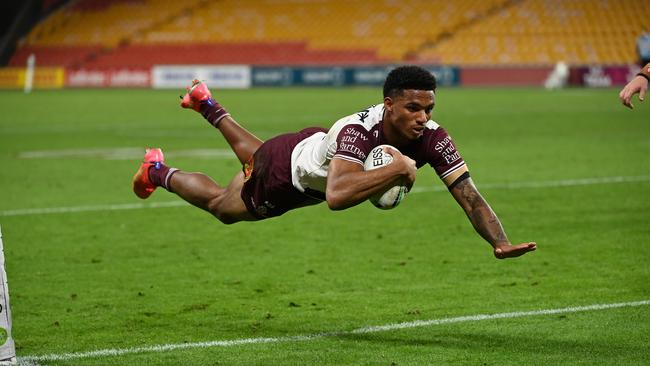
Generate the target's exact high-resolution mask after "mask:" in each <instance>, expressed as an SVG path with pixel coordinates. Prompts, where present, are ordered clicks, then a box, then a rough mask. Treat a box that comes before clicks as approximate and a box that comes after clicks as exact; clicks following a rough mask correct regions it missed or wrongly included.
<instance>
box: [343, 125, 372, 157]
mask: <svg viewBox="0 0 650 366" xmlns="http://www.w3.org/2000/svg"><path fill="white" fill-rule="evenodd" d="M372 144H373V143H372V139H371V138H370V132H368V130H366V129H365V128H364V127H363V126H362V125H358V124H350V125H346V126H344V127H343V128H342V129H341V131H340V132H339V134H338V136H337V137H336V152H335V153H334V156H333V158H338V159H343V160H347V161H351V162H353V163H357V164H361V165H363V162H364V161H366V157H367V156H368V153H370V150H372V148H373V145H372Z"/></svg>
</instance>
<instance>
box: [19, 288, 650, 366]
mask: <svg viewBox="0 0 650 366" xmlns="http://www.w3.org/2000/svg"><path fill="white" fill-rule="evenodd" d="M644 305H650V300H640V301H632V302H620V303H613V304H595V305H587V306H571V307H566V308H559V309H545V310H533V311H517V312H511V313H497V314H477V315H467V316H458V317H452V318H439V319H431V320H416V321H412V322H403V323H394V324H386V325H378V326H367V327H363V328H357V329H353V330H349V331H338V332H327V333H314V334H305V335H295V336H286V337H269V338H242V339H232V340H217V341H208V342H192V343H172V344H160V345H153V346H143V347H132V348H113V349H100V350H95V351H89V352H74V353H61V354H48V355H41V356H23V357H18V362H19V364H20V363H29V362H39V361H69V360H75V359H84V358H96V357H109V356H122V355H129V354H138V353H152V352H153V353H155V352H167V351H174V350H184V349H195V348H214V347H233V346H243V345H248V344H268V343H286V342H304V341H312V340H317V339H322V338H333V337H341V336H350V335H357V334H368V333H377V332H387V331H392V330H401V329H409V328H418V327H428V326H434V325H442V324H453V323H463V322H476V321H482V320H494V319H512V318H523V317H529V316H540V315H553V314H566V313H578V312H585V311H595V310H607V309H616V308H626V307H638V306H644Z"/></svg>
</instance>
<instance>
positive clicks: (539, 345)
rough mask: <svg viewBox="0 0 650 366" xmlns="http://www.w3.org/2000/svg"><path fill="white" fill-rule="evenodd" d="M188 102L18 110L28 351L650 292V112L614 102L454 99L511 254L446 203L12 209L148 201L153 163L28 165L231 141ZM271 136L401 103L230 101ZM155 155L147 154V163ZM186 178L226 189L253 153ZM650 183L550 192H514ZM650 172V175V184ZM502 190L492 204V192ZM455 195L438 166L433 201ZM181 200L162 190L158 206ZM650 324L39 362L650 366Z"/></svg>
mask: <svg viewBox="0 0 650 366" xmlns="http://www.w3.org/2000/svg"><path fill="white" fill-rule="evenodd" d="M176 94H177V93H176V91H149V90H128V91H127V90H68V91H57V92H36V93H33V94H31V95H23V94H22V93H14V92H2V93H0V100H1V102H0V103H1V104H2V110H3V113H2V115H1V116H0V164H1V166H2V169H0V185H1V186H0V188H1V189H0V225H2V232H3V234H4V236H3V238H4V241H5V254H6V260H7V272H8V278H9V286H10V289H11V301H12V310H13V320H14V329H13V335H14V337H15V339H16V344H17V352H18V355H19V357H20V356H34V355H43V354H62V353H66V352H84V351H91V350H96V349H105V348H115V349H123V348H128V347H138V346H149V345H157V344H179V343H183V342H202V341H212V340H231V339H242V338H258V337H284V336H292V335H305V334H316V333H322V332H337V331H347V330H352V329H356V328H360V327H364V326H368V325H382V324H392V323H398V322H404V321H414V320H418V319H425V320H426V319H436V318H446V317H456V316H463V315H474V314H488V313H503V312H512V311H526V310H536V309H551V308H563V307H567V306H576V305H589V304H600V303H616V302H625V301H635V300H648V299H650V284H648V281H647V279H648V278H650V268H649V266H648V265H647V261H648V258H650V247H649V246H648V245H646V242H647V240H648V239H649V238H650V226H649V225H648V221H649V219H650V208H649V204H650V195H648V193H647V192H648V191H649V189H650V180H649V179H650V178H648V176H650V165H649V164H648V156H650V124H649V123H648V122H649V118H648V117H650V106H648V105H644V104H643V103H638V102H637V103H636V104H637V109H636V110H635V111H632V112H631V111H628V110H626V109H625V108H623V107H621V106H620V105H619V104H618V101H617V97H616V91H615V90H613V89H604V90H586V89H571V90H565V91H558V92H547V91H544V90H536V89H514V90H513V89H442V90H440V91H439V93H438V97H437V106H436V109H435V110H434V116H433V119H434V120H436V121H438V122H439V123H440V124H442V125H443V126H444V127H445V128H446V129H447V130H448V131H449V132H450V134H451V135H452V136H453V137H454V139H455V141H456V143H457V145H458V147H459V150H460V151H461V154H462V155H463V157H464V158H465V160H466V161H467V162H468V164H469V166H470V170H471V172H472V176H473V178H474V180H475V182H476V183H477V185H478V187H479V189H480V190H481V191H482V193H483V195H484V196H485V197H486V198H487V200H488V201H489V202H490V203H491V204H492V206H493V208H494V209H495V211H496V212H497V213H498V214H499V216H500V218H501V221H502V222H503V224H504V226H505V228H506V231H507V232H508V234H509V236H510V238H511V240H512V241H513V242H520V241H528V240H536V241H537V242H538V245H539V250H538V251H537V252H535V253H531V254H530V255H527V256H525V257H522V258H519V259H516V260H512V261H510V260H509V261H497V260H495V259H494V258H493V257H492V255H491V251H490V249H489V246H488V245H487V244H486V243H484V242H483V241H482V240H481V239H480V238H479V236H478V235H477V234H475V233H474V232H473V230H472V228H471V225H470V224H469V222H468V221H467V219H466V218H465V217H464V214H463V212H462V211H461V210H460V208H459V207H458V206H457V204H456V203H455V202H454V201H453V199H452V198H451V196H450V195H449V194H448V193H446V192H444V191H442V192H441V191H428V192H421V193H413V194H411V195H410V196H408V197H407V199H406V200H405V201H404V202H403V203H402V205H400V207H398V208H397V209H395V210H393V211H390V212H383V211H380V210H377V209H375V208H374V207H372V206H371V205H370V204H362V205H360V206H357V207H355V208H352V209H350V210H347V211H343V212H330V211H329V210H328V209H327V207H325V206H324V205H321V206H316V207H309V208H304V209H301V210H298V211H294V212H290V213H288V214H286V215H285V216H283V217H280V218H275V219H272V220H267V221H264V222H257V223H240V224H236V225H232V226H225V225H221V224H219V223H218V222H216V221H215V220H214V219H212V218H211V217H210V216H209V215H207V214H206V213H203V212H201V211H199V210H197V209H194V208H191V207H189V206H180V207H171V208H158V209H136V210H114V211H109V210H99V211H90V212H80V213H62V214H33V215H8V214H5V213H7V212H9V211H10V210H16V209H27V208H47V207H77V206H92V205H109V204H122V203H138V202H139V201H138V200H137V199H136V198H135V196H133V194H132V192H131V189H130V179H131V176H132V174H133V172H134V171H135V169H136V168H137V161H134V160H129V159H113V160H112V159H104V158H101V157H93V156H91V157H80V156H74V155H73V156H68V157H47V156H45V157H42V158H39V159H34V158H27V157H26V155H24V154H25V153H26V152H33V151H46V152H51V151H62V150H69V149H79V150H83V151H96V149H114V148H124V147H144V146H162V147H163V148H164V149H165V151H167V152H170V153H173V152H174V151H182V150H187V149H205V148H222V149H227V148H228V147H227V144H226V143H225V141H223V139H222V138H220V136H219V134H218V132H216V131H214V130H212V129H211V128H210V127H209V126H208V125H207V124H206V123H205V122H202V121H201V118H200V117H199V116H198V115H194V114H193V112H189V111H184V110H180V109H179V108H178V106H177V104H176V102H175V99H174V98H176ZM218 94H219V99H221V100H222V102H223V104H224V105H226V106H228V109H229V110H230V111H231V112H232V113H233V114H234V115H235V117H236V118H237V119H238V120H239V121H240V122H241V123H242V124H244V125H245V126H246V127H247V128H249V129H250V130H251V131H253V132H254V133H256V134H257V135H258V136H259V137H261V138H268V137H271V136H274V135H276V134H279V133H283V132H288V131H295V130H298V129H301V128H303V127H305V126H311V125H316V126H329V125H331V123H332V122H333V121H335V120H336V119H338V118H340V117H341V116H343V115H347V114H349V113H352V112H354V111H356V110H359V109H361V108H362V107H364V106H366V105H368V104H370V103H375V102H378V101H380V93H379V90H376V89H255V90H248V91H223V92H219V93H218ZM136 160H137V158H136ZM169 163H170V165H172V166H177V167H179V168H182V169H184V170H196V171H204V172H206V173H208V174H210V175H211V176H213V177H215V178H216V179H217V180H218V181H219V182H221V183H225V182H226V181H228V180H229V179H230V178H231V177H232V176H233V175H234V174H235V172H236V171H237V170H238V169H239V168H240V167H239V164H238V162H237V161H236V159H235V158H234V157H230V158H190V157H183V156H180V157H178V158H174V160H169ZM608 177H641V178H638V179H637V181H635V182H626V183H609V184H593V185H577V186H566V187H562V186H558V187H538V188H513V189H506V188H499V184H502V183H522V182H523V183H525V182H554V181H561V180H568V179H580V178H608ZM644 177H645V178H644ZM492 184H496V185H497V186H496V187H495V188H486V189H481V185H484V186H486V187H491V185H492ZM440 186H441V183H440V182H439V181H438V179H437V178H436V177H435V176H434V175H433V174H432V173H431V171H430V169H429V168H426V167H425V168H423V169H421V171H420V172H419V176H418V181H417V182H416V187H417V188H420V189H422V190H426V189H428V188H431V187H440ZM174 200H176V199H175V198H174V196H173V195H170V194H168V193H166V192H156V193H155V194H154V196H153V197H152V198H151V199H150V201H152V202H169V201H174ZM649 320H650V309H649V308H648V307H647V306H642V307H637V308H622V309H610V310H603V311H594V312H584V313H575V314H565V315H555V316H535V317H524V318H515V319H501V320H486V321H478V322H467V323H458V324H447V325H439V326H430V327H422V328H413V329H404V330H398V331H390V332H380V333H371V334H357V335H342V336H335V337H326V338H318V339H314V340H310V341H302V342H297V341H296V342H280V343H273V344H252V345H241V346H233V347H216V348H207V349H188V350H176V351H169V352H160V353H156V352H147V353H143V354H137V355H134V354H128V355H123V356H119V357H118V356H104V357H87V358H82V359H73V360H68V361H37V362H38V363H39V364H42V365H107V364H115V365H121V364H143V365H144V364H146V365H168V364H179V363H180V364H189V365H206V364H332V365H338V364H386V365H390V364H392V363H394V364H398V365H399V364H431V363H436V364H472V365H474V364H488V365H497V364H498V365H503V364H512V365H521V364H549V365H555V364H585V365H592V364H602V365H609V364H645V363H647V360H648V359H650V350H649V349H648V347H647V344H649V343H650V336H649V334H650V321H649Z"/></svg>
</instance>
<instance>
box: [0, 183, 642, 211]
mask: <svg viewBox="0 0 650 366" xmlns="http://www.w3.org/2000/svg"><path fill="white" fill-rule="evenodd" d="M648 181H650V175H638V176H614V177H598V178H579V179H565V180H549V181H537V182H535V181H531V182H513V183H493V184H489V183H488V184H479V185H478V188H479V189H527V188H528V189H529V188H559V187H572V186H586V185H595V184H613V183H632V182H648ZM446 190H447V188H445V187H443V186H428V187H415V188H413V190H412V191H411V192H410V193H411V194H416V193H423V192H443V191H446ZM188 205H189V204H188V203H186V202H185V201H178V200H177V201H168V202H151V203H144V202H137V203H117V204H105V205H89V206H69V207H42V208H24V209H16V210H5V211H0V217H3V216H4V217H6V216H29V215H44V214H62V213H75V212H92V211H122V210H138V209H144V208H161V207H179V206H188Z"/></svg>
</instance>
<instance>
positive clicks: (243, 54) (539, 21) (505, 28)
mask: <svg viewBox="0 0 650 366" xmlns="http://www.w3.org/2000/svg"><path fill="white" fill-rule="evenodd" d="M649 12H650V8H649V7H648V6H647V5H646V4H645V1H643V0H599V1H587V0H576V1H562V0H457V1H446V0H429V1H426V0H400V1H398V0H378V1H364V0H310V1H304V0H302V1H301V0H258V1H249V2H242V1H237V0H220V1H208V0H187V1H173V0H105V1H101V0H78V1H72V2H70V3H69V4H67V6H64V7H63V8H61V9H59V10H57V11H55V12H54V13H52V14H51V15H50V16H48V17H47V18H46V19H44V20H43V21H41V22H40V23H39V24H37V25H36V27H34V29H33V30H32V31H31V32H30V33H29V34H28V35H27V36H26V37H25V38H24V39H23V40H22V42H21V44H20V46H19V48H18V49H17V51H16V52H15V53H14V55H13V57H12V58H11V61H10V65H14V66H18V65H24V63H25V60H26V58H27V57H28V55H29V54H31V53H34V54H36V56H37V59H38V60H39V61H38V62H39V64H40V65H46V66H53V65H60V66H66V67H75V68H78V67H111V66H118V65H119V66H128V67H149V66H151V65H153V64H240V63H242V64H251V65H280V64H282V65H291V64H294V65H319V64H322V65H326V64H327V65H332V64H350V65H354V64H385V63H391V62H405V61H408V62H421V63H444V64H455V65H461V66H462V65H518V64H523V65H530V64H553V63H555V62H557V61H565V62H567V63H570V64H593V63H598V64H607V63H610V64H627V63H634V62H635V60H636V55H635V54H634V40H635V39H636V37H637V36H638V35H639V34H640V33H642V32H643V31H644V30H648V29H650V13H649Z"/></svg>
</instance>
